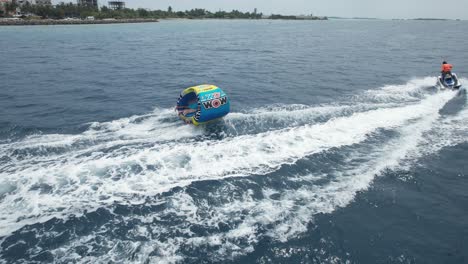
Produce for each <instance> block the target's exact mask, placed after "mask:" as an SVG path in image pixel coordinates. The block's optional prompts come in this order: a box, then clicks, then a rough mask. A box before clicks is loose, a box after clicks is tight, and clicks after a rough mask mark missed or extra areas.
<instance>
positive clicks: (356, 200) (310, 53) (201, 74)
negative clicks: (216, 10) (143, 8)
mask: <svg viewBox="0 0 468 264" xmlns="http://www.w3.org/2000/svg"><path fill="white" fill-rule="evenodd" d="M467 30H468V22H466V21H359V20H355V21H354V20H332V21H268V20H262V21H247V20H243V21H242V20H233V21H227V20H218V21H217V20H209V21H208V20H206V21H203V20H190V21H189V20H187V21H184V20H177V21H161V22H160V23H148V24H120V25H80V26H31V27H30V26H25V27H0V263H424V264H427V263H457V264H458V263H468V167H467V162H468V107H467V96H466V91H465V90H464V89H462V90H461V91H447V90H445V91H439V90H438V89H436V88H435V87H434V85H435V82H436V76H437V74H438V71H439V68H440V64H441V62H442V60H447V61H449V62H450V63H452V64H453V65H454V72H456V73H458V75H459V77H460V79H461V80H462V82H463V83H465V84H468V50H467V47H468V46H467V43H468V34H466V33H467ZM203 83H209V84H215V85H218V86H219V87H221V88H222V89H223V90H224V91H225V92H226V93H227V94H228V95H229V97H230V100H231V106H232V109H231V113H230V114H229V115H228V116H227V117H226V118H224V119H223V120H222V121H219V122H216V123H212V124H209V125H206V126H200V127H193V126H191V125H185V124H183V122H181V121H180V120H179V119H178V118H177V116H176V114H175V112H174V111H173V107H174V105H175V102H176V100H177V98H178V96H179V93H180V92H181V91H182V89H184V88H186V87H189V86H192V85H197V84H203Z"/></svg>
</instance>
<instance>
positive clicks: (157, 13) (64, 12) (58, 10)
mask: <svg viewBox="0 0 468 264" xmlns="http://www.w3.org/2000/svg"><path fill="white" fill-rule="evenodd" d="M21 12H22V13H23V14H35V15H37V16H39V17H41V18H50V19H63V18H66V17H72V18H82V19H83V18H86V17H89V16H93V17H95V18H96V19H106V18H115V19H137V18H152V19H159V18H189V19H195V18H226V19H235V18H237V19H239V18H240V19H260V18H262V16H263V15H262V13H255V12H253V13H250V12H245V13H244V12H241V11H238V10H232V11H231V12H225V11H218V12H214V13H213V12H210V11H208V10H205V9H199V8H197V9H192V10H187V11H178V12H176V11H173V10H172V8H171V7H169V8H168V9H167V10H147V9H143V8H139V9H131V8H124V9H120V10H112V9H110V8H108V7H106V6H103V7H101V8H100V9H97V8H92V7H87V6H79V5H75V4H72V3H68V4H65V3H61V4H59V5H56V6H41V5H31V4H29V3H27V4H25V5H23V6H22V7H21Z"/></svg>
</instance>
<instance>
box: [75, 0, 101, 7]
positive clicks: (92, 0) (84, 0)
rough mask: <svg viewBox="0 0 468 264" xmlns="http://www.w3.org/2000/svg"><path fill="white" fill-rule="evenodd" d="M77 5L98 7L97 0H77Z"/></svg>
mask: <svg viewBox="0 0 468 264" xmlns="http://www.w3.org/2000/svg"><path fill="white" fill-rule="evenodd" d="M78 5H79V6H87V7H93V8H98V0H78Z"/></svg>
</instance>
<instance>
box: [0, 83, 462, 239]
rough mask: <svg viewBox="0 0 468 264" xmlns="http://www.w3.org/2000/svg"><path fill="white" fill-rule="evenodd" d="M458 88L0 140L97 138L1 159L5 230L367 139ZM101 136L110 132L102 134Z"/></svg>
mask: <svg viewBox="0 0 468 264" xmlns="http://www.w3.org/2000/svg"><path fill="white" fill-rule="evenodd" d="M453 95H454V93H452V92H444V93H439V94H436V95H432V96H428V97H427V98H426V99H424V100H422V101H420V102H416V103H414V104H409V105H406V106H402V107H392V108H380V109H375V110H370V111H365V112H358V113H355V114H353V115H351V116H345V117H337V118H333V119H331V120H329V121H327V122H325V123H318V124H314V125H303V126H299V127H292V128H285V129H280V130H277V131H270V132H264V133H259V134H254V135H242V136H237V137H228V138H225V139H223V140H205V141H201V142H197V141H189V142H187V141H178V140H172V141H167V138H173V139H174V138H175V139H178V138H180V137H181V135H180V134H174V133H173V132H172V133H171V130H173V126H174V125H169V126H168V127H163V128H157V129H156V127H157V126H158V125H160V124H161V123H158V120H159V119H161V117H160V116H156V117H154V118H152V117H151V116H150V117H149V118H146V119H145V118H129V119H128V120H127V119H123V120H118V121H115V122H109V123H105V124H97V125H95V126H94V127H92V129H90V130H88V131H86V132H85V133H83V135H71V136H63V135H60V136H57V135H45V136H39V137H37V138H35V137H30V138H28V139H26V140H24V141H21V142H16V143H12V144H13V147H12V146H11V145H9V144H7V145H2V146H1V148H2V150H1V151H2V154H4V155H5V154H7V153H8V151H11V149H12V148H13V149H15V148H16V149H21V148H31V147H37V145H35V144H39V145H41V146H47V145H48V144H51V145H54V144H60V145H70V144H75V143H76V142H77V141H80V140H85V141H86V140H88V141H90V142H92V143H93V142H97V143H98V144H97V145H95V146H93V144H92V143H91V144H88V145H87V147H85V148H80V147H77V148H75V149H71V151H65V152H63V153H59V154H57V155H55V154H54V155H50V156H48V155H40V156H36V155H29V156H28V155H27V156H21V157H20V158H18V159H16V158H15V157H13V161H12V162H8V163H7V164H6V165H5V166H3V167H2V168H1V171H0V186H10V187H8V188H7V189H8V191H7V192H4V193H3V194H1V195H3V196H4V197H3V199H2V201H1V203H0V211H2V212H4V214H3V215H2V216H1V217H0V223H1V225H0V236H3V235H7V234H9V233H10V232H12V231H14V230H16V229H18V228H20V227H21V226H24V225H25V224H30V223H34V222H41V221H45V220H47V219H50V218H51V217H66V216H68V215H70V214H80V213H81V212H83V211H84V210H93V209H96V208H98V207H101V206H104V207H106V206H108V205H110V204H113V203H115V202H118V203H138V202H140V201H141V199H142V197H144V196H152V195H156V194H159V193H161V192H164V191H168V190H170V189H171V188H173V187H176V186H186V185H188V184H190V183H191V182H193V181H200V180H209V179H220V178H223V177H232V176H248V175H252V174H265V173H269V172H272V171H274V170H276V169H278V168H279V167H280V166H282V165H284V164H292V163H294V162H295V161H297V160H298V159H301V158H303V157H305V156H308V155H311V154H314V153H318V152H321V151H324V150H328V149H330V148H339V147H341V146H347V145H352V144H356V143H359V142H362V141H364V140H365V139H367V138H368V137H369V136H370V135H371V134H372V133H375V132H376V131H377V130H378V129H381V128H385V129H393V128H398V127H401V126H404V125H405V124H407V123H408V122H409V121H411V120H414V119H419V118H423V117H425V116H428V115H433V114H434V113H437V111H438V110H439V109H440V108H441V107H442V106H443V105H444V104H445V102H447V101H448V100H449V99H450V98H451V97H453ZM137 119H142V120H137ZM163 124H165V123H163ZM163 126H164V125H163ZM152 127H154V128H155V131H152V130H151V128H152ZM122 128H124V129H122ZM185 130H186V131H185V132H181V133H182V136H183V135H186V136H189V137H190V136H191V135H192V134H191V133H192V132H197V131H199V130H197V129H194V128H192V127H188V126H185ZM184 133H186V134H184ZM48 137H50V138H48ZM100 137H106V138H104V139H101V140H98V139H99V138H100ZM107 137H110V138H111V140H109V139H108V138H107ZM161 139H163V140H162V141H161ZM50 140H53V141H55V140H57V141H59V143H57V142H51V141H50ZM135 141H136V142H137V143H138V144H135ZM141 141H144V143H145V144H144V145H142V144H140V143H141ZM78 145H80V144H78Z"/></svg>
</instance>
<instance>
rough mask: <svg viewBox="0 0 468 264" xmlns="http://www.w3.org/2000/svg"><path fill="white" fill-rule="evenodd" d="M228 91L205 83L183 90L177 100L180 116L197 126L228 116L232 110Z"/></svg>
mask: <svg viewBox="0 0 468 264" xmlns="http://www.w3.org/2000/svg"><path fill="white" fill-rule="evenodd" d="M230 107H231V106H230V102H229V98H228V96H227V95H226V93H225V92H224V91H223V90H221V89H220V88H219V87H217V86H215V85H210V84H203V85H198V86H193V87H189V88H187V89H185V90H183V91H182V93H181V94H180V97H179V100H177V107H176V108H177V111H178V113H179V117H180V118H181V119H182V120H184V121H185V122H186V123H191V124H194V125H196V126H198V125H200V124H204V123H207V122H210V121H213V120H216V119H219V118H222V117H224V116H226V115H227V114H228V113H229V111H230Z"/></svg>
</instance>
